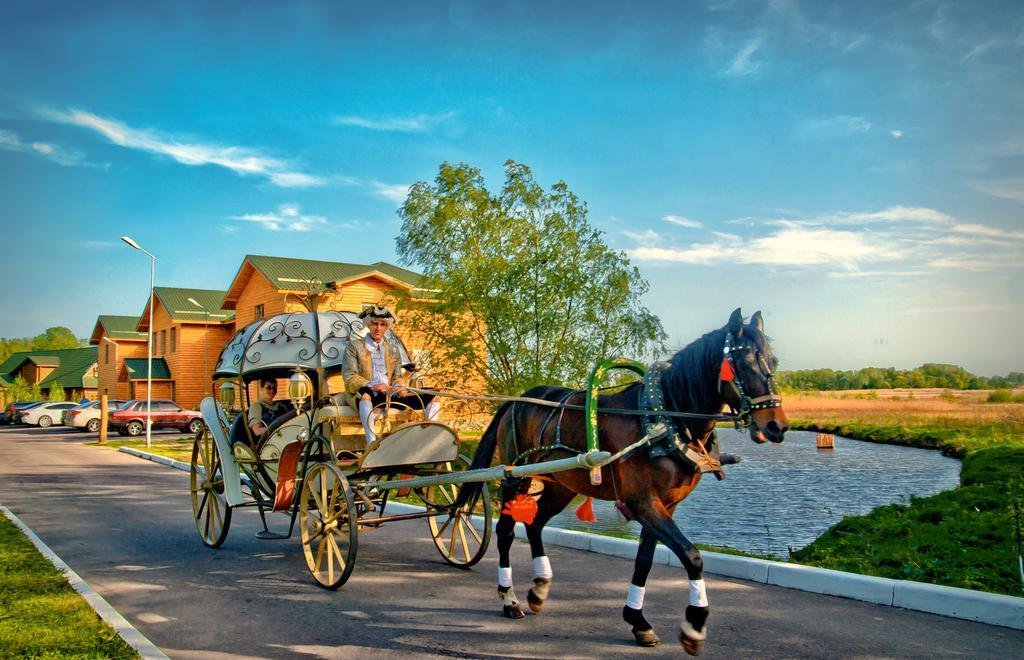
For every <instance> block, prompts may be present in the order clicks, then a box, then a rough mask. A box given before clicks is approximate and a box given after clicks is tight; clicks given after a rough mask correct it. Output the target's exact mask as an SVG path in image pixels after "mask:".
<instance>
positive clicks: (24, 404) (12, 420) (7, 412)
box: [0, 401, 42, 424]
mask: <svg viewBox="0 0 1024 660" xmlns="http://www.w3.org/2000/svg"><path fill="white" fill-rule="evenodd" d="M40 403H42V401H15V402H12V403H8V404H7V405H6V406H4V412H3V414H0V424H17V423H18V418H19V417H20V415H21V412H22V411H23V410H25V409H26V408H29V407H31V406H38V405H39V404H40Z"/></svg>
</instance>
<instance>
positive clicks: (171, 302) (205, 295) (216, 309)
mask: <svg viewBox="0 0 1024 660" xmlns="http://www.w3.org/2000/svg"><path fill="white" fill-rule="evenodd" d="M154 291H155V293H156V297H157V298H158V299H159V300H160V304H162V305H163V306H164V309H166V310H167V313H168V314H170V315H171V318H172V319H174V320H175V321H205V320H206V312H209V313H210V321H215V322H218V323H219V322H221V321H228V320H230V319H233V318H235V313H234V312H233V311H230V310H226V309H221V308H220V304H221V302H222V301H223V300H224V295H225V294H226V293H227V291H217V290H215V289H179V288H175V287H169V286H158V287H156V289H154ZM189 298H192V300H195V301H196V302H197V303H199V304H200V305H202V307H198V306H196V305H194V304H192V302H191V301H190V300H189Z"/></svg>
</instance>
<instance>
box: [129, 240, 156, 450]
mask: <svg viewBox="0 0 1024 660" xmlns="http://www.w3.org/2000/svg"><path fill="white" fill-rule="evenodd" d="M121 240H122V241H124V242H125V243H127V244H128V245H130V246H131V247H133V248H135V249H136V250H138V251H139V252H141V253H143V254H145V255H147V256H148V257H149V336H148V337H147V338H146V448H147V449H148V448H149V446H150V443H151V442H152V433H153V296H154V289H155V288H156V257H155V256H153V255H152V254H150V253H149V252H147V251H146V250H143V249H142V246H140V245H139V244H138V243H136V242H135V241H133V240H132V239H131V238H130V237H128V236H122V237H121Z"/></svg>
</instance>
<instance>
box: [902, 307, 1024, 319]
mask: <svg viewBox="0 0 1024 660" xmlns="http://www.w3.org/2000/svg"><path fill="white" fill-rule="evenodd" d="M1020 309H1024V306H1022V305H1013V304H987V305H986V304H981V305H954V306H950V307H910V308H908V309H907V311H906V313H907V314H909V315H911V316H921V315H925V314H970V313H974V312H1016V311H1018V310H1020Z"/></svg>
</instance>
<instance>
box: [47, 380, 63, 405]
mask: <svg viewBox="0 0 1024 660" xmlns="http://www.w3.org/2000/svg"><path fill="white" fill-rule="evenodd" d="M63 400H64V387H63V386H62V385H61V384H60V383H54V384H53V387H51V388H50V401H63Z"/></svg>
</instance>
